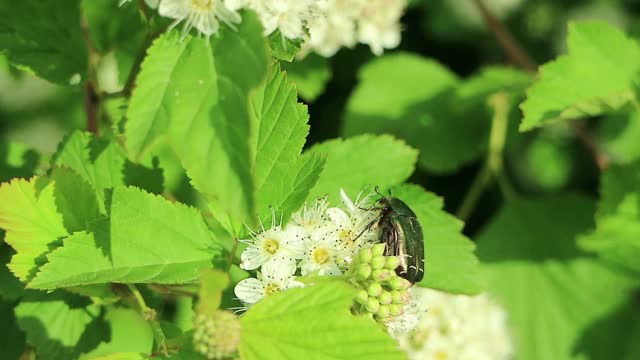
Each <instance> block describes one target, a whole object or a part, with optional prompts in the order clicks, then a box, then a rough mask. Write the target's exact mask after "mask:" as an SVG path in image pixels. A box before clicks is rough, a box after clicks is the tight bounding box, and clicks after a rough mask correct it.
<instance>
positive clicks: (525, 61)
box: [473, 0, 609, 170]
mask: <svg viewBox="0 0 640 360" xmlns="http://www.w3.org/2000/svg"><path fill="white" fill-rule="evenodd" d="M473 2H474V4H475V5H476V7H477V8H478V11H480V13H481V14H482V18H483V20H484V22H485V24H486V25H487V27H488V28H489V29H490V30H491V32H492V33H493V35H494V36H495V38H496V40H497V41H498V43H500V46H501V47H502V49H503V50H504V52H505V53H506V54H507V56H508V57H509V59H510V60H511V62H513V63H514V64H516V65H518V67H520V68H522V69H523V70H526V71H528V72H531V73H535V72H536V71H537V69H538V65H537V64H536V63H535V61H533V59H532V58H531V57H530V56H529V55H528V54H527V52H526V51H524V50H523V48H522V47H521V46H520V44H519V43H518V41H517V40H516V39H515V38H514V37H513V35H511V33H510V32H509V30H508V29H507V28H506V27H505V26H504V24H503V23H502V22H501V21H500V20H499V19H498V18H497V17H495V16H494V15H493V14H492V13H491V11H490V10H489V9H488V8H487V7H486V6H485V5H484V3H483V2H482V0H473ZM570 126H571V129H572V130H573V132H574V133H575V135H576V137H577V138H578V140H580V142H581V143H582V145H583V146H584V147H585V148H586V149H587V150H588V151H589V152H590V153H591V156H592V157H593V161H594V162H595V163H596V165H597V166H598V168H599V169H600V170H604V169H606V168H607V167H608V166H609V157H608V156H607V155H606V154H605V153H604V152H603V151H602V149H601V147H600V146H599V145H598V142H597V141H596V140H595V139H594V138H593V136H591V134H590V133H589V131H587V129H586V128H584V127H583V126H581V125H580V124H577V123H575V122H570Z"/></svg>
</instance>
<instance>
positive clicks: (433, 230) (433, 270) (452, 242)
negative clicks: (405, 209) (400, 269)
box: [392, 185, 484, 294]
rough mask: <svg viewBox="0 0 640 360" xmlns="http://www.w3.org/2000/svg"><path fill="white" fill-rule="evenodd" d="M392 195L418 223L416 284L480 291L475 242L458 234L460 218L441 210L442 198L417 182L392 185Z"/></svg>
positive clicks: (460, 226) (454, 289) (443, 289)
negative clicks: (421, 267)
mask: <svg viewBox="0 0 640 360" xmlns="http://www.w3.org/2000/svg"><path fill="white" fill-rule="evenodd" d="M392 195H393V196H394V197H397V198H399V199H401V200H402V201H404V202H406V203H407V205H409V207H411V209H412V210H413V211H414V212H415V213H416V215H418V220H419V221H420V225H421V226H422V231H423V233H424V252H425V257H424V259H425V274H424V279H423V280H422V281H421V282H420V283H419V285H420V286H424V287H429V288H433V289H438V290H442V291H446V292H450V293H458V294H477V293H479V292H480V291H482V290H483V287H484V282H483V279H482V278H481V274H480V266H479V263H478V259H477V258H476V256H475V255H474V252H473V251H474V249H475V245H474V243H473V242H471V240H469V238H467V237H466V236H464V234H462V227H463V223H462V221H460V220H458V219H456V218H455V217H454V216H453V215H451V214H449V213H447V212H446V211H444V210H443V209H442V207H443V201H442V198H440V197H438V196H436V195H435V194H433V193H430V192H427V191H425V190H423V189H422V188H421V187H419V186H417V185H401V186H398V187H395V188H393V192H392Z"/></svg>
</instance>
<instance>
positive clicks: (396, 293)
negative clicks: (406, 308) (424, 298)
mask: <svg viewBox="0 0 640 360" xmlns="http://www.w3.org/2000/svg"><path fill="white" fill-rule="evenodd" d="M402 299H403V298H402V290H392V291H391V302H392V303H394V304H404V302H403V301H402Z"/></svg>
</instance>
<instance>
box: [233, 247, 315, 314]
mask: <svg viewBox="0 0 640 360" xmlns="http://www.w3.org/2000/svg"><path fill="white" fill-rule="evenodd" d="M295 272H296V263H295V261H294V260H292V259H287V258H284V259H283V258H275V259H271V260H270V261H268V262H266V263H265V264H264V265H263V266H262V271H261V272H258V274H257V277H258V278H257V279H256V278H248V279H244V280H241V281H240V282H239V283H238V284H236V287H235V288H234V293H235V294H236V296H237V297H238V299H240V300H242V302H243V303H245V304H255V303H256V302H258V301H259V300H260V299H262V298H263V297H265V296H269V295H271V294H274V293H277V292H281V291H284V290H286V289H289V288H292V287H302V286H303V284H302V283H301V282H299V281H296V279H295V276H293V274H295Z"/></svg>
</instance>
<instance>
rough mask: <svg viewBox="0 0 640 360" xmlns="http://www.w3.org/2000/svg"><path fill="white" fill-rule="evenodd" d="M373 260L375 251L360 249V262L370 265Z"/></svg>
mask: <svg viewBox="0 0 640 360" xmlns="http://www.w3.org/2000/svg"><path fill="white" fill-rule="evenodd" d="M372 258H373V251H371V248H364V249H360V252H359V253H358V260H360V262H361V263H363V264H368V263H370V262H371V259H372Z"/></svg>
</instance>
